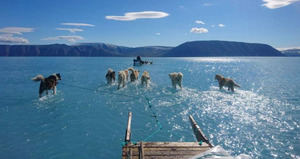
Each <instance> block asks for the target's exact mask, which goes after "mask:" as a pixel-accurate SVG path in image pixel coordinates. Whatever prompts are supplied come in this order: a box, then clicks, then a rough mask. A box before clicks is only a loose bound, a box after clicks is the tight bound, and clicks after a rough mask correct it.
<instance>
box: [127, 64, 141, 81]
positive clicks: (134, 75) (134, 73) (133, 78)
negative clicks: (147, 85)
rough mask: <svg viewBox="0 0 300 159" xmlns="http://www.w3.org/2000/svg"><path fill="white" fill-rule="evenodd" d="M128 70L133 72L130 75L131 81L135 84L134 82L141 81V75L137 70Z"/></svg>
mask: <svg viewBox="0 0 300 159" xmlns="http://www.w3.org/2000/svg"><path fill="white" fill-rule="evenodd" d="M128 70H129V71H131V74H130V81H131V82H134V81H136V80H138V79H139V73H140V72H139V71H138V70H135V69H133V68H132V67H130V68H128Z"/></svg>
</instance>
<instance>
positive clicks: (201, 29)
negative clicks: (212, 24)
mask: <svg viewBox="0 0 300 159" xmlns="http://www.w3.org/2000/svg"><path fill="white" fill-rule="evenodd" d="M207 32H208V30H207V29H206V28H196V27H195V28H192V29H191V33H197V34H201V33H207Z"/></svg>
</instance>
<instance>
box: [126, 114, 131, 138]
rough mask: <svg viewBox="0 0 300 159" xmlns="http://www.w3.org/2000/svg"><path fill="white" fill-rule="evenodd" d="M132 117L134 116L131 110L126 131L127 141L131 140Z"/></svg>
mask: <svg viewBox="0 0 300 159" xmlns="http://www.w3.org/2000/svg"><path fill="white" fill-rule="evenodd" d="M131 118H132V113H131V112H129V113H128V122H127V129H126V133H125V142H126V143H127V142H130V138H131Z"/></svg>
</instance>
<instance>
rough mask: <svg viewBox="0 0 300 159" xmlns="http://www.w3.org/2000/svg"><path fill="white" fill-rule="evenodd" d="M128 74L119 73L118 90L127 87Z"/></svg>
mask: <svg viewBox="0 0 300 159" xmlns="http://www.w3.org/2000/svg"><path fill="white" fill-rule="evenodd" d="M125 80H126V73H125V71H119V73H118V89H120V86H121V85H122V87H125Z"/></svg>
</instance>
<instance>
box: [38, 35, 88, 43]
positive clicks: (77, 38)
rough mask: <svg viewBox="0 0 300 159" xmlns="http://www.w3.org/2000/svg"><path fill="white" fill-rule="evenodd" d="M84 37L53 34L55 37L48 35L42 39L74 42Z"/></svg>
mask: <svg viewBox="0 0 300 159" xmlns="http://www.w3.org/2000/svg"><path fill="white" fill-rule="evenodd" d="M83 39H84V38H83V37H81V36H55V37H48V38H44V39H42V40H66V41H68V42H76V41H77V40H83Z"/></svg>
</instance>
